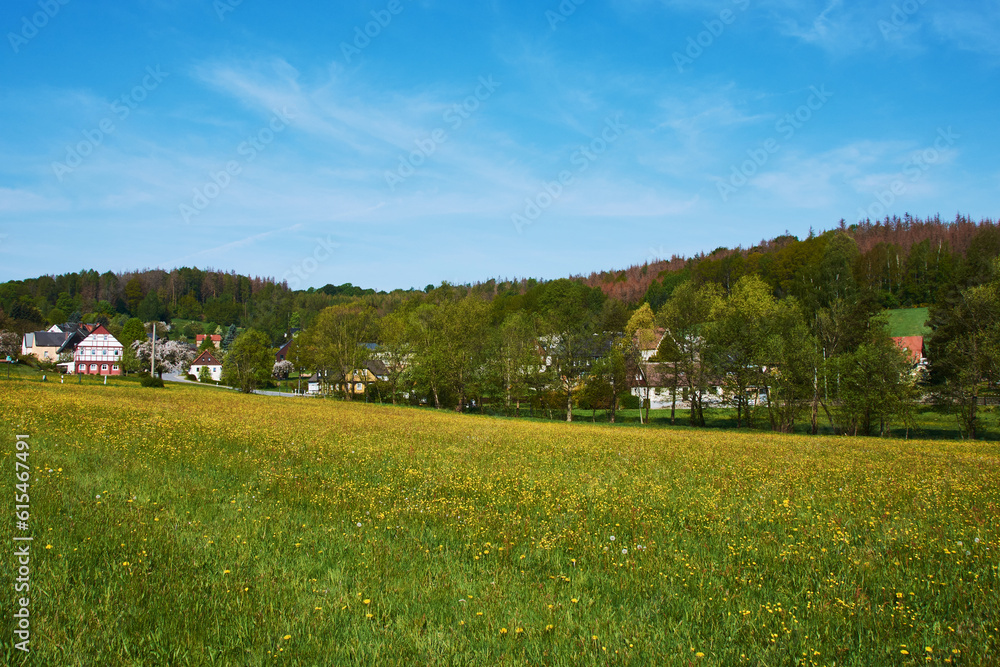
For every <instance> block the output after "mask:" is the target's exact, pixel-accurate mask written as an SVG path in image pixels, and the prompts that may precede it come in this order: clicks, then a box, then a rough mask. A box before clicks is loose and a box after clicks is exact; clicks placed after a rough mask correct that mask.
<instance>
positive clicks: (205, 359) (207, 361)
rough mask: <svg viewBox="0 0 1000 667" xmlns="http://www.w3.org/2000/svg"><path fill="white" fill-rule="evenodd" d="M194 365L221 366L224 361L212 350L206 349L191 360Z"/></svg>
mask: <svg viewBox="0 0 1000 667" xmlns="http://www.w3.org/2000/svg"><path fill="white" fill-rule="evenodd" d="M191 365H192V366H221V365H222V362H220V361H219V360H218V359H216V358H215V356H214V355H213V354H212V352H211V351H210V350H205V351H203V352H202V353H201V354H199V355H198V358H197V359H195V360H194V361H192V362H191Z"/></svg>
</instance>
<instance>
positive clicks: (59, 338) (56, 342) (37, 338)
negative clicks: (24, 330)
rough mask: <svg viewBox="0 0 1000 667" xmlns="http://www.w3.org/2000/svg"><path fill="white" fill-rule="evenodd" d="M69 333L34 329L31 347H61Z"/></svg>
mask: <svg viewBox="0 0 1000 667" xmlns="http://www.w3.org/2000/svg"><path fill="white" fill-rule="evenodd" d="M68 336H69V334H65V333H62V332H55V331H35V332H34V333H33V334H32V337H33V338H34V342H33V344H32V345H33V347H62V344H63V343H65V342H66V338H67V337H68Z"/></svg>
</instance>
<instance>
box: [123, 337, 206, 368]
mask: <svg viewBox="0 0 1000 667" xmlns="http://www.w3.org/2000/svg"><path fill="white" fill-rule="evenodd" d="M151 347H152V342H151V341H148V340H147V341H145V342H139V341H135V342H134V343H132V349H133V350H135V356H136V358H137V359H138V360H139V368H140V370H142V371H146V372H149V353H150V348H151ZM194 357H195V352H194V350H192V349H191V348H190V347H189V346H188V345H185V344H184V343H181V342H180V341H176V340H167V341H162V342H160V341H158V342H157V344H156V368H157V370H158V371H159V372H161V373H162V372H163V371H167V372H170V373H184V372H185V371H187V369H188V368H189V367H190V366H191V362H192V361H194Z"/></svg>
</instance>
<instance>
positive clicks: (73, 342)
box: [59, 331, 87, 352]
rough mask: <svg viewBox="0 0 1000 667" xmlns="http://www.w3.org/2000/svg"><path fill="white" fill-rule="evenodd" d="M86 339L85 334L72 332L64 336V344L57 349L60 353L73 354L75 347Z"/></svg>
mask: <svg viewBox="0 0 1000 667" xmlns="http://www.w3.org/2000/svg"><path fill="white" fill-rule="evenodd" d="M86 337H87V334H85V333H82V332H80V331H74V332H73V333H71V334H69V335H68V336H66V340H65V342H63V344H62V346H61V347H60V348H59V351H60V352H73V351H74V350H76V346H77V345H79V344H80V343H82V342H83V339H84V338H86Z"/></svg>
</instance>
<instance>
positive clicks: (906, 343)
mask: <svg viewBox="0 0 1000 667" xmlns="http://www.w3.org/2000/svg"><path fill="white" fill-rule="evenodd" d="M892 342H893V343H895V344H896V345H898V346H899V348H900V349H902V350H905V351H906V352H908V353H909V355H910V361H911V362H913V363H915V364H918V363H920V361H921V360H922V359H923V358H924V337H923V336H901V337H899V338H893V339H892Z"/></svg>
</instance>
